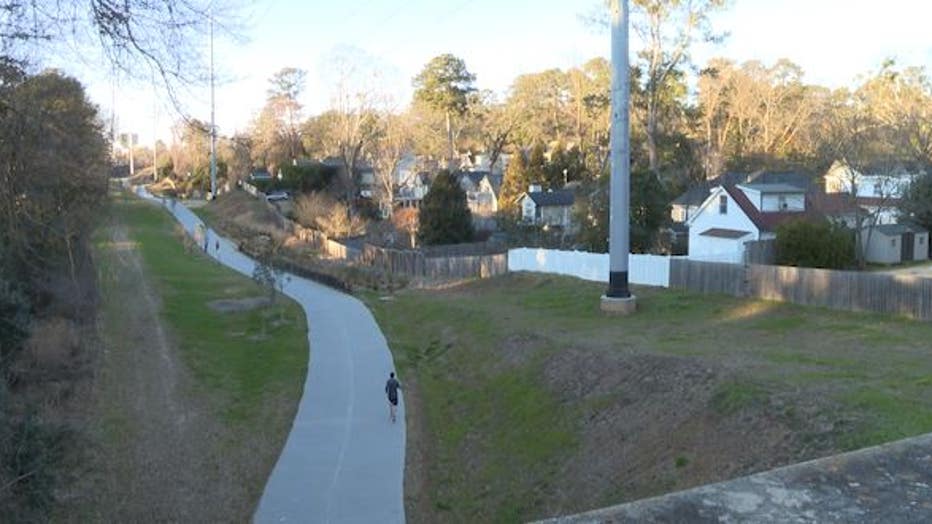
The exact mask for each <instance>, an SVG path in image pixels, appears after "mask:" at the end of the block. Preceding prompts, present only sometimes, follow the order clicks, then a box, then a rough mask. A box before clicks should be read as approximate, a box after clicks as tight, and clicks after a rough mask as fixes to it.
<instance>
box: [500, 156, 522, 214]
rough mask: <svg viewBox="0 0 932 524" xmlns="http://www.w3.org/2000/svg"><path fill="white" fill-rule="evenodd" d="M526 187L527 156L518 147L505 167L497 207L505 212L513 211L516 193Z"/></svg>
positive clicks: (519, 192) (518, 193)
mask: <svg viewBox="0 0 932 524" xmlns="http://www.w3.org/2000/svg"><path fill="white" fill-rule="evenodd" d="M527 188H528V176H527V158H525V156H524V151H522V150H521V149H520V148H518V150H517V151H515V154H514V155H513V158H512V159H511V161H510V162H508V167H507V168H506V169H505V176H504V179H503V180H502V189H501V191H500V193H499V197H498V207H499V209H501V210H502V211H506V212H511V211H514V209H515V204H516V202H515V199H517V198H518V195H520V194H521V193H523V192H525V191H527Z"/></svg>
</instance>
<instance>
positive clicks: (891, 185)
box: [824, 161, 925, 225]
mask: <svg viewBox="0 0 932 524" xmlns="http://www.w3.org/2000/svg"><path fill="white" fill-rule="evenodd" d="M923 174H925V171H924V170H923V169H922V167H921V166H918V165H915V164H913V163H911V162H895V163H889V162H888V163H882V164H876V165H872V166H868V167H865V168H864V170H863V172H861V171H859V170H857V169H854V168H852V167H851V166H849V165H847V164H845V163H843V162H840V161H836V162H835V163H834V164H832V167H830V168H829V170H828V172H826V173H825V177H824V178H825V192H826V193H842V194H849V195H852V196H854V197H855V199H856V202H857V204H858V205H860V206H861V207H862V208H864V209H865V210H867V212H868V213H870V214H871V215H872V217H874V216H875V217H876V221H875V222H874V220H873V219H872V222H874V223H876V224H878V225H883V224H896V223H897V221H898V217H899V203H900V200H901V199H902V198H903V196H904V195H905V194H906V191H907V190H908V189H909V186H910V184H912V182H913V181H914V180H915V179H916V178H917V177H919V176H921V175H923Z"/></svg>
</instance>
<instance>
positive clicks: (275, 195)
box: [265, 191, 290, 202]
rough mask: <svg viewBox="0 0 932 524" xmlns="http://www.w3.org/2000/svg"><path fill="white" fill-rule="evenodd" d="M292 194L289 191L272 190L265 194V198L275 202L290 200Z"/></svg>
mask: <svg viewBox="0 0 932 524" xmlns="http://www.w3.org/2000/svg"><path fill="white" fill-rule="evenodd" d="M289 198H290V196H289V195H288V192H287V191H272V192H271V193H269V194H267V195H265V199H266V200H267V201H269V202H275V201H276V200H288V199H289Z"/></svg>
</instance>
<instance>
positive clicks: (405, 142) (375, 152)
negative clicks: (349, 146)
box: [371, 111, 413, 216]
mask: <svg viewBox="0 0 932 524" xmlns="http://www.w3.org/2000/svg"><path fill="white" fill-rule="evenodd" d="M377 127H378V130H377V133H378V134H377V135H376V137H375V139H374V140H373V141H372V148H371V149H372V153H371V156H372V159H373V163H374V164H375V165H374V167H375V174H376V180H377V182H378V195H379V201H380V207H381V209H382V212H383V213H387V214H388V215H389V216H390V215H391V212H392V207H393V202H394V198H395V181H396V180H395V177H396V174H397V171H398V166H399V165H400V164H401V161H402V160H403V159H404V157H405V155H406V154H408V153H410V152H411V150H412V148H413V140H412V134H411V129H410V122H409V121H408V116H407V115H406V114H395V113H392V112H388V111H386V112H384V113H383V114H382V115H380V117H379V120H378V125H377Z"/></svg>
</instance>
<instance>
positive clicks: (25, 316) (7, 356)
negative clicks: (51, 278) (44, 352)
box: [0, 278, 31, 375]
mask: <svg viewBox="0 0 932 524" xmlns="http://www.w3.org/2000/svg"><path fill="white" fill-rule="evenodd" d="M0 319H2V320H0V375H2V372H3V371H4V370H5V368H6V366H7V365H8V364H9V362H10V361H11V360H12V358H11V357H12V356H13V354H14V353H16V352H17V351H19V349H20V348H21V347H22V345H23V342H24V341H25V340H26V337H27V336H29V324H30V321H31V314H30V306H29V299H28V298H27V297H26V294H25V293H24V292H23V290H22V289H20V288H19V287H18V286H16V285H14V284H13V283H11V282H9V281H7V280H4V279H2V278H0Z"/></svg>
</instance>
